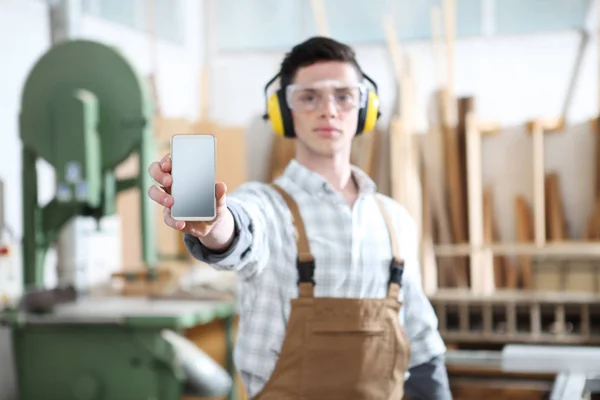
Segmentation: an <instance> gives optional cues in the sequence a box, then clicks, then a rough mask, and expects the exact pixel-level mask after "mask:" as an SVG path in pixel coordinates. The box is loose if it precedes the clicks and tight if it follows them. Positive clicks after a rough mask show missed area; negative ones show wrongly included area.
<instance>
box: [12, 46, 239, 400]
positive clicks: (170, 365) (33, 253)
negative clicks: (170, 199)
mask: <svg viewBox="0 0 600 400" xmlns="http://www.w3.org/2000/svg"><path fill="white" fill-rule="evenodd" d="M152 118H153V104H152V101H151V97H150V91H149V88H148V87H147V86H146V83H145V81H143V79H142V78H141V77H140V76H139V75H138V73H137V72H136V71H135V69H134V68H133V67H132V65H131V64H130V63H129V62H128V61H127V60H126V59H125V58H124V57H123V55H122V54H120V53H119V51H117V50H115V49H114V48H112V47H109V46H106V45H104V44H101V43H97V42H93V41H87V40H73V41H65V42H61V43H58V44H56V45H54V46H52V47H51V48H50V49H49V50H48V52H47V53H45V54H44V55H43V56H42V57H41V58H40V59H39V60H38V61H37V63H36V64H35V65H34V67H33V69H32V70H31V71H30V74H29V76H28V77H27V81H26V83H25V86H24V89H23V94H22V103H21V113H20V121H19V122H20V135H21V140H22V144H23V171H22V172H23V182H22V184H23V223H24V237H23V261H24V266H23V268H24V270H23V276H24V287H25V292H24V294H23V296H22V298H21V301H20V303H19V305H18V306H17V307H12V308H11V309H7V310H3V311H2V314H1V316H2V321H3V322H4V323H5V324H6V325H8V326H9V327H10V328H11V329H12V338H13V354H14V363H15V371H16V377H17V388H18V392H19V399H21V400H34V399H36V400H37V399H44V400H54V399H56V400H58V399H60V400H70V399H72V400H121V399H122V400H150V399H152V400H162V399H165V400H171V399H172V400H175V399H180V398H181V396H183V395H194V396H199V397H202V396H210V397H213V396H222V395H225V394H229V396H230V398H232V395H231V393H232V392H233V390H232V387H233V385H232V368H228V369H229V372H227V371H226V370H225V369H223V368H221V366H219V365H218V364H216V363H215V362H214V361H213V360H212V359H210V358H209V357H208V356H206V355H205V354H204V353H203V352H202V351H200V350H199V349H198V348H197V347H196V346H195V345H194V344H193V343H191V342H190V341H188V340H187V339H185V338H184V337H183V336H182V335H181V334H180V333H181V330H183V329H186V328H190V327H192V326H195V325H198V324H202V323H207V322H210V321H212V320H214V319H216V318H220V319H223V320H224V321H229V320H230V319H231V317H232V315H233V312H234V311H233V305H232V304H231V302H219V301H214V302H208V301H188V300H179V301H177V300H166V299H159V300H157V299H149V298H141V297H140V298H132V297H120V296H113V297H92V296H86V295H83V296H82V295H81V294H80V293H77V292H75V290H74V289H73V288H72V287H71V288H54V289H48V290H47V289H45V288H44V287H43V277H44V258H45V255H46V253H47V251H48V249H49V247H50V246H51V245H52V244H53V243H54V242H55V241H56V240H57V239H58V236H59V233H60V231H61V228H62V227H63V226H64V225H65V224H66V223H67V222H68V221H69V220H70V219H72V218H76V217H78V216H88V217H89V216H92V217H95V218H96V219H97V220H100V219H101V218H102V217H104V216H107V215H111V214H114V213H115V209H116V196H117V193H119V192H121V191H123V190H126V189H128V188H132V187H138V188H139V189H140V190H141V193H142V196H140V197H141V199H142V200H141V205H140V209H141V214H142V217H141V221H142V227H141V228H142V232H143V258H144V261H145V263H146V264H147V266H148V268H150V269H152V268H154V267H155V266H156V264H157V256H156V254H157V252H156V250H155V237H154V233H153V232H154V229H155V227H154V225H153V224H154V221H153V210H152V203H151V202H150V200H149V199H148V196H147V195H145V193H146V190H147V188H148V187H149V186H150V185H151V184H152V182H151V178H150V177H149V176H148V174H147V172H146V171H147V166H148V165H149V163H150V162H151V161H152V160H153V158H154V154H155V147H154V144H153V137H152V135H153V133H152ZM133 153H137V154H138V156H139V161H140V166H139V171H140V173H139V176H138V177H136V178H134V179H129V180H124V181H118V180H117V179H116V178H115V169H116V168H117V166H118V165H119V164H121V163H122V162H123V161H124V160H126V159H127V158H128V157H129V156H131V155H132V154H133ZM38 159H43V160H45V161H46V162H47V163H49V164H50V165H51V166H53V167H54V169H55V174H56V194H55V197H54V198H53V199H52V201H50V202H49V203H48V204H47V205H45V206H40V205H39V203H38V191H37V169H36V163H37V161H38ZM226 323H227V322H226ZM228 325H230V323H228ZM228 333H229V335H228V337H229V338H230V330H229V331H228ZM228 344H229V345H230V342H228ZM228 367H229V366H228Z"/></svg>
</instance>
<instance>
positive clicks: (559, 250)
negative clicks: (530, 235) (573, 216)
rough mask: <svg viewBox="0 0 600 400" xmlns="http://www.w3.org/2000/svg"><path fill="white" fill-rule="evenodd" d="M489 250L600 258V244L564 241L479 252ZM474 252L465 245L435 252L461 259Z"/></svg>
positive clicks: (501, 246) (505, 245)
mask: <svg viewBox="0 0 600 400" xmlns="http://www.w3.org/2000/svg"><path fill="white" fill-rule="evenodd" d="M485 249H489V250H490V251H492V252H493V253H495V254H503V255H511V256H514V255H528V256H543V257H545V258H564V257H578V258H580V259H591V260H593V259H598V258H600V246H598V242H581V241H568V240H565V241H562V242H551V243H547V244H545V245H544V246H542V247H539V246H537V245H536V244H534V243H532V242H530V243H498V244H493V245H483V246H482V247H481V248H480V249H479V250H485ZM472 251H473V249H472V248H471V246H469V245H468V244H465V245H442V244H440V245H436V246H435V252H436V254H437V256H438V257H459V256H464V255H468V254H470V253H471V252H472Z"/></svg>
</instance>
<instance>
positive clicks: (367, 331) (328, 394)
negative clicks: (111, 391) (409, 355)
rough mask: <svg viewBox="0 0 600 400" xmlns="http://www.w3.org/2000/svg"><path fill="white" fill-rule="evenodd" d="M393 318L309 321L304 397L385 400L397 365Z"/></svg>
mask: <svg viewBox="0 0 600 400" xmlns="http://www.w3.org/2000/svg"><path fill="white" fill-rule="evenodd" d="M396 342H397V341H396V331H395V327H394V326H393V324H392V321H391V320H389V319H382V320H378V321H368V322H362V321H344V320H343V319H337V320H336V319H331V320H329V321H309V322H308V323H307V324H306V327H305V342H304V354H303V366H302V373H301V379H302V386H301V392H302V394H303V396H305V397H302V398H306V399H331V400H336V399H373V400H376V399H382V400H383V399H385V400H388V399H387V397H386V393H389V390H390V389H389V386H390V382H391V381H392V379H391V378H392V375H393V373H394V370H395V366H396V353H397V348H396V347H397V343H396Z"/></svg>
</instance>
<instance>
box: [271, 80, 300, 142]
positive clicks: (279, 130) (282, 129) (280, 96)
mask: <svg viewBox="0 0 600 400" xmlns="http://www.w3.org/2000/svg"><path fill="white" fill-rule="evenodd" d="M267 114H268V116H269V120H270V121H271V128H272V129H273V132H275V134H276V135H279V136H285V137H288V138H293V137H295V134H294V123H293V121H292V114H291V112H290V110H289V108H288V107H287V103H286V101H285V95H284V92H283V91H281V90H278V91H277V92H275V93H273V94H272V95H271V97H269V100H268V101H267Z"/></svg>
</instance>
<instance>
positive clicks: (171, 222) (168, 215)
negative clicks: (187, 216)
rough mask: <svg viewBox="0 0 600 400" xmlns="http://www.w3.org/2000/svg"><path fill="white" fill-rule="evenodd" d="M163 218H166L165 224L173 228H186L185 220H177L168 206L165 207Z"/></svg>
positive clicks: (179, 229)
mask: <svg viewBox="0 0 600 400" xmlns="http://www.w3.org/2000/svg"><path fill="white" fill-rule="evenodd" d="M163 219H164V220H165V224H167V225H168V226H170V227H171V228H173V229H177V230H178V231H181V230H183V229H184V228H185V221H175V220H174V219H173V217H171V209H170V208H168V207H165V208H164V209H163Z"/></svg>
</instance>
